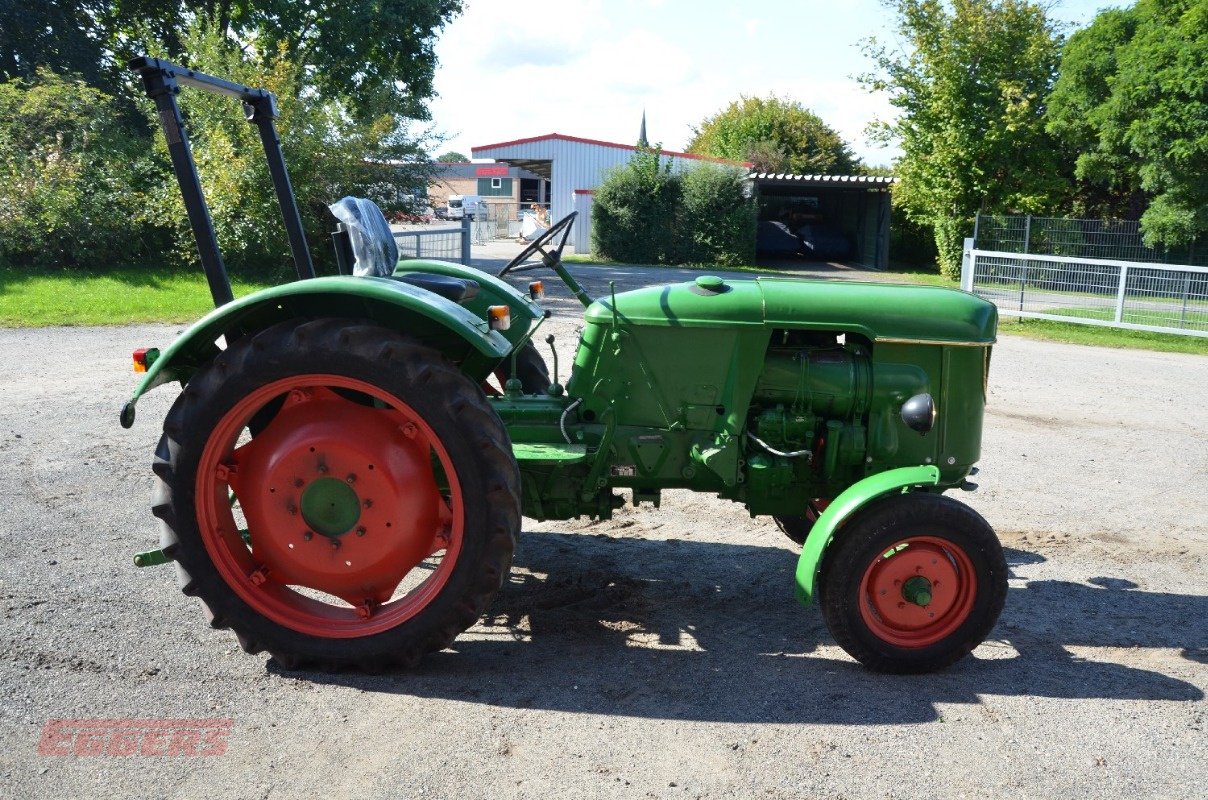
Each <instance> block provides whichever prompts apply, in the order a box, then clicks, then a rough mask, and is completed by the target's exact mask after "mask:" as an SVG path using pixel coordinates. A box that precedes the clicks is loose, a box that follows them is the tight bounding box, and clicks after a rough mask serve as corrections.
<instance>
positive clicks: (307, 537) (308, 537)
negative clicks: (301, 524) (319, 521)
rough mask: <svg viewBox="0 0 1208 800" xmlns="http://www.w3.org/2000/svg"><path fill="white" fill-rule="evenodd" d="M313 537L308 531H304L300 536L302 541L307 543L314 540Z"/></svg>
mask: <svg viewBox="0 0 1208 800" xmlns="http://www.w3.org/2000/svg"><path fill="white" fill-rule="evenodd" d="M314 536H315V535H314V534H313V533H311V532H310V531H306V532H304V533H303V534H302V541H304V542H309V541H310V540H311V539H313V538H314Z"/></svg>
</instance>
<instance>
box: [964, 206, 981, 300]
mask: <svg viewBox="0 0 1208 800" xmlns="http://www.w3.org/2000/svg"><path fill="white" fill-rule="evenodd" d="M973 231H974V232H973V238H972V239H966V240H965V248H964V252H962V253H961V288H962V289H964V290H965V291H966V292H972V291H973V280H974V275H973V269H974V261H973V247H974V245H975V244H976V243H977V223H976V222H974V223H973Z"/></svg>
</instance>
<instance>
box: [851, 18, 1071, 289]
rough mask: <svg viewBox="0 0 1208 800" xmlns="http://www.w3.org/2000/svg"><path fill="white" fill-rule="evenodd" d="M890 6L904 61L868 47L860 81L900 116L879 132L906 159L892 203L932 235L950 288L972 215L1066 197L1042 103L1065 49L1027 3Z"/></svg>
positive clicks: (1030, 208)
mask: <svg viewBox="0 0 1208 800" xmlns="http://www.w3.org/2000/svg"><path fill="white" fill-rule="evenodd" d="M885 4H886V6H887V7H888V8H889V9H890V10H891V11H892V12H893V13H894V14H895V16H896V25H897V31H898V33H899V34H900V36H901V38H902V39H904V40H905V41H906V43H907V44H908V48H909V49H908V50H906V51H895V50H890V49H888V48H887V47H884V46H882V45H880V44H879V43H878V42H877V41H876V40H874V39H870V40H868V41H867V42H866V43H865V45H866V48H865V50H866V53H867V54H868V55H869V56H871V58H872V59H873V61H874V63H875V64H876V66H877V68H878V71H877V72H875V73H873V74H871V75H866V76H863V77H862V78H861V80H862V82H863V83H864V85H865V86H866V87H867V88H868V89H870V90H871V91H881V92H887V93H888V94H889V100H890V103H891V104H892V105H893V106H894V107H895V108H897V109H898V110H899V115H898V117H897V119H896V120H894V121H892V122H887V123H881V124H879V125H878V126H876V129H875V133H876V134H877V135H878V136H879V137H881V138H882V139H883V140H886V141H897V142H898V143H899V144H900V146H901V149H902V157H901V159H900V160H899V161H898V163H897V164H896V165H895V167H896V171H897V174H898V177H899V178H900V181H901V182H900V183H899V185H898V186H896V187H895V188H894V202H895V204H896V205H898V206H899V207H900V208H901V209H902V210H903V211H905V213H906V214H907V215H908V216H909V217H910V218H911V219H912V220H914V221H916V222H919V223H922V224H925V225H927V226H929V227H930V228H932V230H933V231H934V234H935V240H936V247H937V250H938V251H939V259H940V268H941V271H943V272H944V273H945V274H947V275H949V276H952V277H954V276H955V275H956V274H957V273H958V272H959V270H960V252H961V242H962V239H963V237H964V236H966V235H968V233H969V232H970V230H971V229H972V219H973V215H974V213H975V212H977V211H978V210H981V211H988V212H995V213H997V212H1003V211H1016V212H1027V213H1034V212H1037V211H1041V210H1044V209H1046V208H1048V207H1049V206H1050V205H1051V204H1052V203H1053V202H1054V201H1055V200H1056V199H1058V198H1060V197H1062V196H1063V194H1064V192H1065V190H1066V181H1065V179H1064V178H1063V177H1062V171H1061V167H1060V159H1059V150H1058V148H1057V146H1056V144H1055V142H1054V141H1053V139H1052V138H1051V137H1050V136H1049V134H1048V133H1046V131H1045V127H1044V102H1043V101H1044V98H1046V97H1047V96H1048V94H1049V91H1050V89H1051V87H1052V84H1053V81H1054V79H1055V77H1056V71H1057V64H1058V55H1059V51H1060V46H1061V38H1060V36H1059V35H1058V34H1057V32H1056V31H1055V29H1054V27H1053V25H1052V23H1051V22H1050V21H1049V20H1048V18H1047V17H1046V15H1045V11H1044V8H1043V7H1042V6H1041V5H1039V4H1036V3H1032V2H1027V0H951V2H943V1H942V0H885Z"/></svg>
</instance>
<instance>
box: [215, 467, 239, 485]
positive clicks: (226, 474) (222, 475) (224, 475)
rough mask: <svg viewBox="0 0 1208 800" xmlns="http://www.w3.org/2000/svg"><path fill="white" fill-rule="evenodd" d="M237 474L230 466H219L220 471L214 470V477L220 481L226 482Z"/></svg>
mask: <svg viewBox="0 0 1208 800" xmlns="http://www.w3.org/2000/svg"><path fill="white" fill-rule="evenodd" d="M234 472H235V468H234V467H233V466H230V465H228V464H219V465H218V469H216V470H214V477H216V478H218V480H220V481H225V480H227V479H228V478H230V477H231V475H232V474H233V473H234Z"/></svg>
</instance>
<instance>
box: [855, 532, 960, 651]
mask: <svg viewBox="0 0 1208 800" xmlns="http://www.w3.org/2000/svg"><path fill="white" fill-rule="evenodd" d="M976 596H977V576H976V575H975V573H974V571H973V562H972V561H970V560H969V556H968V555H967V554H966V553H965V551H964V550H963V549H962V548H960V547H958V546H956V545H955V544H953V543H952V542H950V541H948V540H946V539H941V538H939V537H935V536H913V537H911V538H909V539H903V540H901V541H899V542H896V543H895V544H893V545H892V546H891V547H889V548H887V549H886V550H885V552H883V553H881V554H880V555H878V556H877V557H876V558H875V559H874V560H873V562H872V563H871V564H869V565H868V569H867V570H865V571H864V577H863V579H862V580H861V581H860V599H859V605H860V616H861V617H862V618H863V620H864V624H865V625H867V626H868V629H869V630H871V631H872V632H873V634H874V635H876V636H877V638H879V639H882V640H883V641H885V642H888V643H889V644H892V645H895V646H897V647H911V648H914V647H927V646H929V645H933V644H935V643H936V642H939V641H941V640H943V639H944V638H945V637H947V636H950V635H951V634H952V633H953V632H954V631H956V629H957V628H959V627H960V626H961V624H962V623H964V621H965V620H966V619H968V618H969V614H970V613H971V612H972V611H973V601H974V598H975V597H976Z"/></svg>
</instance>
